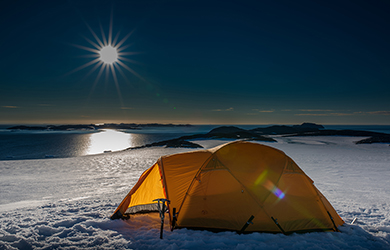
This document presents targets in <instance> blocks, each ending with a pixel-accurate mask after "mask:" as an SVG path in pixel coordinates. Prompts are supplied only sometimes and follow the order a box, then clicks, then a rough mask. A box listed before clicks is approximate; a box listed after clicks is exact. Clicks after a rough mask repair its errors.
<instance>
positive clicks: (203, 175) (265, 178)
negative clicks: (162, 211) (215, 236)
mask: <svg viewBox="0 0 390 250" xmlns="http://www.w3.org/2000/svg"><path fill="white" fill-rule="evenodd" d="M159 198H163V199H167V200H169V204H168V205H167V212H168V213H169V223H170V226H171V229H172V230H173V229H174V228H198V229H208V230H233V231H238V232H273V233H276V232H281V233H285V234H287V233H292V232H310V231H338V229H337V227H338V226H340V225H342V224H343V223H344V221H343V220H342V219H341V218H340V216H339V215H338V214H337V212H336V211H335V209H334V208H333V207H332V205H331V204H330V203H329V201H328V200H327V199H326V198H325V197H324V196H323V195H322V193H321V192H320V191H319V190H318V189H317V188H316V187H315V186H314V185H313V181H312V180H311V179H310V178H309V177H308V176H307V175H306V174H305V173H304V172H303V171H302V170H301V169H300V168H299V167H298V166H297V164H296V163H295V162H294V161H293V160H292V159H291V158H290V157H288V156H287V155H286V154H284V153H283V152H282V151H280V150H277V149H275V148H272V147H269V146H265V145H261V144H258V143H252V142H244V141H236V142H231V143H227V144H224V145H221V146H218V147H215V148H212V149H209V150H198V151H191V152H187V153H180V154H174V155H167V156H162V157H161V158H160V159H159V160H158V161H157V162H156V163H155V164H154V165H153V166H152V167H150V168H149V169H148V170H146V171H145V172H144V173H143V174H142V175H141V177H140V178H139V180H138V182H137V183H136V185H135V186H134V187H133V188H132V189H131V191H130V192H129V193H128V194H127V196H126V197H125V198H124V200H123V201H122V202H121V204H120V205H119V206H118V208H117V209H116V211H115V212H114V214H113V215H112V217H111V218H112V219H116V218H129V217H130V215H131V214H136V213H145V212H156V211H158V203H157V201H156V199H159Z"/></svg>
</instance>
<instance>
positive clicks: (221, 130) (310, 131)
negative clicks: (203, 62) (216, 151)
mask: <svg viewBox="0 0 390 250" xmlns="http://www.w3.org/2000/svg"><path fill="white" fill-rule="evenodd" d="M272 135H281V136H283V137H290V136H367V137H369V138H367V139H363V140H360V141H358V142H356V144H363V143H390V134H385V133H378V132H370V131H360V130H331V129H324V127H323V126H322V125H318V124H314V123H303V124H301V125H293V126H284V125H275V126H270V127H266V128H255V129H251V130H245V129H242V128H238V127H234V126H221V127H218V128H215V129H212V130H211V131H210V132H208V133H206V134H194V135H187V136H182V137H179V138H177V139H172V140H167V141H160V142H155V143H151V144H147V145H144V146H141V147H136V148H144V147H153V146H166V147H188V148H203V147H202V146H200V145H199V144H195V143H192V142H189V141H188V140H196V139H240V140H255V141H266V142H276V140H274V139H272V138H270V137H268V136H272ZM129 149H135V148H129Z"/></svg>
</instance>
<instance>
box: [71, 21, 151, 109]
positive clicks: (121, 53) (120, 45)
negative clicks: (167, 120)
mask: <svg viewBox="0 0 390 250" xmlns="http://www.w3.org/2000/svg"><path fill="white" fill-rule="evenodd" d="M86 25H87V27H88V29H89V31H90V32H91V34H92V36H93V38H94V41H93V40H91V39H89V38H87V37H84V39H85V40H86V41H87V42H88V43H89V44H90V45H91V46H88V47H86V46H81V45H76V44H73V46H75V47H77V48H80V49H82V50H85V51H88V52H90V53H91V54H88V55H85V57H86V58H92V59H91V61H89V62H87V63H85V64H83V65H81V66H80V67H78V68H76V69H74V70H72V71H71V72H69V73H68V74H72V73H74V72H77V71H79V70H81V69H84V68H86V67H90V66H93V67H92V69H91V70H90V71H89V73H88V74H87V75H90V74H92V73H93V72H94V71H98V74H97V76H96V79H95V82H94V83H93V86H95V85H96V84H97V82H98V80H99V79H100V76H101V75H102V74H103V73H104V72H105V74H106V81H107V79H108V76H109V75H112V79H113V80H114V83H115V87H116V89H117V92H118V95H119V99H120V102H121V104H122V106H123V100H122V95H121V92H120V89H119V82H118V77H117V72H119V73H120V74H121V76H122V77H123V78H124V79H126V80H127V81H128V82H129V80H128V79H127V76H126V75H125V73H124V72H123V70H122V69H125V70H127V71H129V72H130V73H132V74H133V75H135V76H137V77H138V78H140V79H141V80H143V81H145V79H143V78H142V77H141V76H140V75H139V74H137V72H135V71H134V70H133V69H132V68H130V67H129V66H128V65H127V64H126V62H127V63H136V61H134V60H132V59H129V58H127V56H132V55H134V54H138V53H137V52H126V50H127V48H128V47H130V46H131V45H130V44H128V45H124V43H125V42H126V40H127V39H128V38H129V37H130V35H131V34H132V32H130V33H128V34H127V35H126V36H125V37H123V38H122V39H121V40H119V34H120V32H118V33H117V34H116V35H115V36H113V34H112V33H113V17H112V15H111V20H110V26H109V30H108V34H106V33H105V32H104V30H103V27H102V26H101V25H100V32H101V37H99V36H98V35H97V34H96V33H95V31H93V29H92V28H91V27H90V26H89V25H88V24H87V23H86ZM93 88H94V87H93Z"/></svg>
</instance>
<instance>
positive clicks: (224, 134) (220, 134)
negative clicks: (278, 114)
mask: <svg viewBox="0 0 390 250" xmlns="http://www.w3.org/2000/svg"><path fill="white" fill-rule="evenodd" d="M196 139H241V140H254V141H268V142H276V141H275V140H274V139H272V138H269V137H265V136H262V135H259V134H256V133H253V132H251V131H248V130H245V129H242V128H237V127H234V126H222V127H218V128H215V129H212V130H211V131H210V132H208V133H206V134H195V135H186V136H182V137H179V138H176V139H172V140H167V141H160V142H155V143H150V144H146V145H144V146H140V147H133V148H128V149H138V148H145V147H154V146H165V147H170V148H172V147H173V148H178V147H185V148H203V147H202V146H201V145H199V144H196V143H193V142H189V141H188V140H196Z"/></svg>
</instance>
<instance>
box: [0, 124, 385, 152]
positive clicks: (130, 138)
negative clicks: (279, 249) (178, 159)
mask: <svg viewBox="0 0 390 250" xmlns="http://www.w3.org/2000/svg"><path fill="white" fill-rule="evenodd" d="M11 126H12V125H1V126H0V160H25V159H43V158H64V157H75V156H82V155H92V154H101V153H109V152H112V151H119V150H123V149H126V148H130V147H137V146H142V145H145V144H148V143H153V142H158V141H163V140H168V139H174V138H178V137H180V136H184V135H190V134H199V133H207V132H209V131H210V130H211V129H213V128H215V127H218V126H220V125H194V126H191V127H160V128H144V129H140V130H121V131H117V130H104V131H93V132H90V131H20V130H19V131H14V130H8V129H7V128H8V127H11ZM236 126H238V127H240V128H243V129H252V128H256V127H267V126H270V125H236ZM325 128H326V129H354V130H366V131H376V132H382V133H389V134H390V126H384V125H328V126H325Z"/></svg>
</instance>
